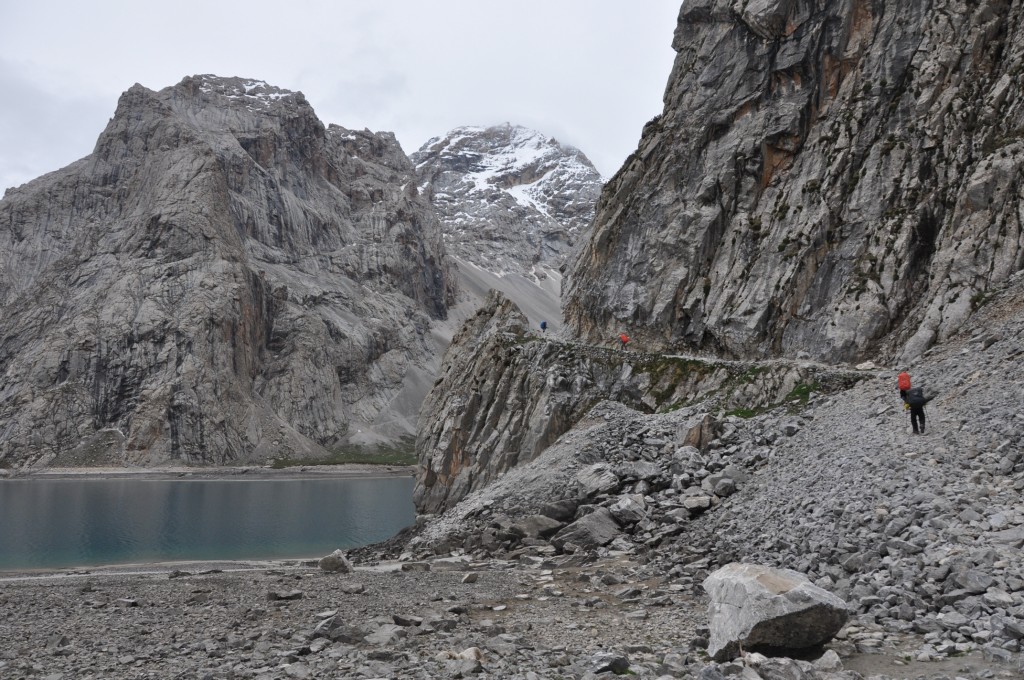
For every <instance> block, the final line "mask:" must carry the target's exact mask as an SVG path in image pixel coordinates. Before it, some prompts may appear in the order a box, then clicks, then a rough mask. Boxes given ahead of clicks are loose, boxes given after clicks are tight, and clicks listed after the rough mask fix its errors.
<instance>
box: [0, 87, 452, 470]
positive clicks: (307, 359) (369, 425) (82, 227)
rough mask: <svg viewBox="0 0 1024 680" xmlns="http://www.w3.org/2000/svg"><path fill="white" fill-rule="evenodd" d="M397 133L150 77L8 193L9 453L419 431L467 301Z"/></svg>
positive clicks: (4, 273)
mask: <svg viewBox="0 0 1024 680" xmlns="http://www.w3.org/2000/svg"><path fill="white" fill-rule="evenodd" d="M453 281H454V279H453V277H452V274H451V271H450V266H449V264H448V260H447V257H446V255H445V250H444V247H443V243H442V239H441V232H440V229H439V225H438V222H437V219H436V216H435V213H434V212H433V209H432V208H431V207H430V205H429V203H428V202H427V201H426V200H425V199H423V198H422V197H421V196H420V195H419V194H418V193H417V190H416V179H415V172H414V168H413V166H412V164H411V163H410V162H409V160H408V158H407V157H406V156H405V154H404V153H403V152H402V150H401V148H400V147H399V145H398V143H397V141H396V140H395V138H394V136H393V135H391V134H389V133H380V134H373V133H370V132H369V131H364V132H355V131H350V130H346V129H344V128H341V127H338V126H333V125H332V126H330V127H325V126H324V125H323V124H322V123H321V122H320V121H319V120H318V119H317V117H316V114H315V113H314V111H313V109H312V107H311V106H310V105H309V103H308V102H307V101H306V99H305V98H304V97H303V95H302V94H301V93H294V92H289V91H286V90H281V89H278V88H275V87H272V86H269V85H267V84H266V83H262V82H259V81H250V80H244V79H240V78H217V77H213V76H195V77H189V78H185V79H184V80H182V81H181V82H180V83H179V84H177V85H175V86H173V87H169V88H166V89H164V90H161V91H159V92H154V91H151V90H148V89H146V88H144V87H142V86H141V85H136V86H134V87H132V88H131V89H129V90H128V91H127V92H125V93H124V95H122V97H121V99H120V101H119V103H118V107H117V112H116V113H115V115H114V117H113V118H112V119H111V121H110V123H109V124H108V126H107V128H106V130H104V132H103V133H102V135H100V138H99V140H98V141H97V144H96V148H95V150H94V152H93V153H92V154H91V155H89V156H87V157H86V158H83V159H82V160H80V161H77V162H76V163H73V164H71V165H70V166H68V167H66V168H64V169H62V170H60V171H57V172H54V173H51V174H49V175H46V176H44V177H41V178H39V179H37V180H35V181H33V182H30V183H28V184H26V185H24V186H21V187H19V188H16V189H10V190H8V191H7V192H6V194H5V195H4V199H3V201H2V202H0V311H2V314H3V317H4V327H3V331H2V335H0V373H2V374H3V375H4V381H3V388H2V390H0V422H2V423H4V426H3V428H2V429H0V461H2V462H3V463H4V464H5V465H8V466H38V465H46V464H51V465H97V464H101V465H125V464H131V465H138V464H141V465H153V464H193V465H196V464H221V463H229V462H235V463H243V462H264V461H266V460H267V459H270V458H322V457H324V456H326V455H328V453H329V451H330V450H332V449H334V448H336V447H338V446H339V445H341V444H343V443H365V444H372V443H375V442H377V441H391V442H394V441H397V440H398V439H399V438H400V437H403V436H411V434H412V432H413V431H414V423H415V415H416V411H417V409H418V405H419V400H420V399H421V397H422V395H423V394H425V392H426V389H427V386H428V385H429V382H430V380H431V379H432V375H433V369H434V368H436V364H434V365H432V362H433V361H434V357H435V356H436V349H435V348H434V346H433V344H432V341H431V339H430V338H429V329H430V326H431V323H432V321H433V320H436V319H440V318H443V317H444V316H445V315H446V313H447V308H448V305H449V304H450V303H451V302H452V301H453V300H454V295H455V290H454V283H453Z"/></svg>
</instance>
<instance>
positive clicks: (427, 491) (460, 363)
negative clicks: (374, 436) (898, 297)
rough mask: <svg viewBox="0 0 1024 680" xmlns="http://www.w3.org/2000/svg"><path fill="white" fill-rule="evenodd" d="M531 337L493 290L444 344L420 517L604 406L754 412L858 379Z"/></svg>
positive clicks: (420, 486) (424, 413) (431, 399)
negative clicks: (715, 404)
mask: <svg viewBox="0 0 1024 680" xmlns="http://www.w3.org/2000/svg"><path fill="white" fill-rule="evenodd" d="M528 326H529V324H528V322H527V320H526V318H525V317H524V316H523V315H522V313H521V312H520V311H519V309H518V307H517V306H516V305H515V304H514V303H512V302H511V301H510V300H508V299H507V298H506V297H505V296H504V295H502V294H501V293H499V292H497V291H494V292H492V293H491V295H490V297H488V299H487V302H486V304H485V305H484V306H483V307H482V308H481V309H480V310H479V311H478V312H477V314H476V315H475V316H473V317H472V318H470V319H468V320H467V321H466V323H465V324H464V325H463V327H462V329H461V330H460V331H459V332H458V333H457V334H456V335H455V337H454V339H453V340H452V344H451V345H450V346H449V348H448V351H447V353H446V354H445V358H444V362H443V364H442V367H441V371H440V374H439V377H438V379H437V381H436V382H435V384H434V386H433V389H432V390H431V391H430V394H429V395H428V396H427V398H426V400H425V401H424V402H423V408H422V410H421V411H420V423H421V427H420V431H419V433H418V435H417V439H416V455H417V459H418V462H419V470H418V473H417V479H416V487H415V490H414V492H413V500H414V502H415V503H416V507H417V509H418V510H419V511H420V512H421V513H437V512H440V511H443V510H445V509H447V508H449V507H451V506H452V505H454V504H455V503H457V502H458V501H459V500H461V499H462V498H463V497H465V496H466V495H467V494H468V493H470V492H471V491H474V490H477V489H481V488H483V487H484V486H486V485H487V484H489V483H490V482H492V481H494V480H495V479H497V478H498V477H499V476H501V475H502V474H504V473H506V472H507V471H509V470H511V469H512V468H513V467H515V466H517V465H521V464H523V463H526V462H528V461H531V460H533V459H534V458H536V457H537V456H538V455H539V454H540V453H541V452H542V451H543V450H544V449H546V448H547V447H548V446H550V445H551V444H552V443H554V441H555V440H556V439H557V438H558V437H560V436H561V435H562V434H564V433H565V432H567V431H568V430H569V429H570V428H572V427H573V425H575V424H576V423H578V422H579V421H580V420H581V419H582V418H584V416H586V414H587V412H588V411H589V410H590V409H591V407H592V406H593V405H594V404H596V403H598V402H600V401H602V400H604V399H612V400H615V401H618V402H620V403H623V404H626V405H627V406H629V407H631V408H634V409H637V410H639V411H642V412H647V413H650V412H655V411H658V410H660V409H670V408H672V407H673V406H679V405H681V404H684V403H687V402H690V401H692V400H694V399H696V398H700V397H706V396H708V395H711V394H717V395H718V398H719V399H721V401H722V403H723V405H725V406H727V407H728V408H737V407H739V406H742V407H744V408H754V407H757V406H762V405H767V404H776V403H780V402H783V401H785V399H786V398H787V396H788V395H790V394H791V393H792V392H793V390H794V389H795V387H796V386H797V385H801V384H803V385H806V384H811V383H814V384H817V385H819V386H822V387H821V388H822V389H825V387H824V385H826V384H828V383H829V382H830V381H833V380H836V379H838V380H839V382H840V383H845V381H846V380H848V379H853V380H856V379H858V378H857V376H855V375H852V374H843V373H842V372H838V373H837V372H835V371H833V369H828V370H827V371H825V373H824V374H821V373H819V371H820V370H821V369H822V368H823V367H821V366H815V365H812V364H794V363H786V362H774V363H772V364H768V365H764V366H754V365H752V364H751V365H748V364H745V363H741V362H716V361H704V360H698V359H692V358H686V357H663V356H657V355H647V354H639V353H633V352H621V351H617V350H613V349H610V348H605V347H591V346H586V345H581V344H577V343H570V342H565V341H562V340H558V339H556V338H553V337H550V336H545V335H543V334H540V333H537V332H531V331H530V329H529V327H528ZM752 369H756V370H753V373H754V374H755V375H754V378H756V379H754V378H752V373H751V372H752ZM604 472H605V473H606V475H598V476H597V477H594V476H593V475H591V476H589V477H587V476H584V478H583V479H581V480H579V481H580V488H581V490H582V492H583V493H585V494H589V493H596V492H598V491H599V490H601V489H602V488H603V487H604V486H605V482H606V481H609V482H610V481H611V479H614V478H615V474H614V472H613V471H611V470H605V471H604ZM608 476H610V478H611V479H609V478H608ZM600 477H605V479H604V480H602V479H600ZM616 484H617V482H616ZM609 488H610V487H609Z"/></svg>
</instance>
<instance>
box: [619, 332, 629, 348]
mask: <svg viewBox="0 0 1024 680" xmlns="http://www.w3.org/2000/svg"><path fill="white" fill-rule="evenodd" d="M619 342H621V343H622V349H623V351H625V349H626V345H628V344H629V336H628V335H626V334H625V333H619Z"/></svg>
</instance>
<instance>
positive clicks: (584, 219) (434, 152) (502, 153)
mask: <svg viewBox="0 0 1024 680" xmlns="http://www.w3.org/2000/svg"><path fill="white" fill-rule="evenodd" d="M411 159H412V161H413V163H415V164H416V174H417V177H418V179H419V182H420V191H421V193H422V194H423V195H424V196H425V197H427V198H428V199H429V200H430V202H431V203H432V204H433V205H434V207H435V208H436V209H437V211H438V214H439V216H440V220H441V225H442V228H443V230H444V235H445V244H446V245H447V247H448V249H449V250H450V251H451V253H452V254H453V255H455V256H456V257H458V258H459V259H460V260H463V261H466V262H469V263H472V264H474V265H476V266H479V267H482V268H484V269H487V270H489V271H494V272H502V273H520V274H527V275H531V276H533V277H540V278H543V277H545V276H549V275H551V274H550V272H558V270H559V268H560V267H561V265H563V264H564V263H565V261H566V258H567V255H568V253H569V250H570V249H571V248H572V246H573V245H574V244H575V243H576V241H577V240H579V238H580V237H581V236H584V235H585V234H586V233H587V228H588V227H589V225H590V221H591V220H592V219H593V217H594V208H595V206H596V205H597V198H598V195H599V194H600V192H601V175H600V173H599V172H598V171H597V169H596V168H595V167H594V165H593V164H592V163H591V162H590V160H589V159H588V158H587V157H586V156H585V155H584V154H583V153H582V152H581V151H580V150H579V149H576V148H574V147H571V146H568V145H565V144H561V143H559V142H558V141H557V140H555V139H552V138H551V137H548V136H546V135H543V134H541V133H539V132H536V131H534V130H529V129H527V128H524V127H522V126H518V125H510V124H506V125H499V126H494V127H488V128H482V127H460V128H456V129H454V130H452V131H450V132H449V133H447V134H446V135H445V136H443V137H435V138H434V139H431V140H430V141H428V142H427V143H426V144H424V145H423V147H422V148H420V150H419V151H417V152H416V153H414V154H412V155H411ZM556 275H558V276H560V275H559V274H556Z"/></svg>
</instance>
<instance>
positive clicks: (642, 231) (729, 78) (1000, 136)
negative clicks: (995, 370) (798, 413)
mask: <svg viewBox="0 0 1024 680" xmlns="http://www.w3.org/2000/svg"><path fill="white" fill-rule="evenodd" d="M1022 13H1024V2H1022V1H1021V0H1006V1H1004V0H982V2H979V3H964V2H945V1H943V2H938V3H936V2H910V3H907V2H898V1H897V0H885V1H883V2H862V1H860V0H858V1H855V2H792V1H789V0H756V1H751V2H743V3H739V2H731V1H730V0H692V1H689V0H688V1H687V2H686V3H685V4H683V6H682V9H681V12H680V16H679V24H678V26H677V29H676V33H675V39H674V47H675V49H676V51H677V52H678V55H677V57H676V61H675V65H674V67H673V70H672V74H671V76H670V78H669V82H668V86H667V88H666V91H665V97H664V102H665V108H664V111H663V113H662V114H661V115H660V116H658V117H656V118H655V119H654V120H652V121H650V122H649V123H648V124H647V125H646V126H645V128H644V131H643V135H642V138H641V140H640V144H639V147H638V148H637V150H636V152H635V153H634V154H633V155H632V156H630V158H628V159H627V161H626V162H625V164H624V165H623V167H622V168H621V169H620V170H619V172H618V173H617V174H616V175H615V176H614V177H613V178H612V179H611V180H610V181H609V182H608V184H607V185H606V186H605V188H604V191H603V193H602V196H601V199H600V201H599V203H598V209H597V215H596V217H595V220H594V225H593V230H592V233H591V235H590V238H589V240H588V241H587V242H585V243H584V244H583V245H582V247H581V248H580V250H579V253H578V256H577V257H576V259H575V261H574V263H573V265H572V267H571V268H570V271H569V273H568V274H567V281H566V285H565V287H564V289H563V300H564V303H565V309H564V314H565V319H566V323H567V324H568V325H569V326H570V327H571V328H572V329H573V330H574V331H575V332H576V333H578V334H579V336H580V337H582V338H585V339H587V340H588V341H590V342H597V341H600V340H603V339H605V338H608V337H611V336H613V335H614V334H617V333H618V332H620V330H622V329H625V330H627V332H629V334H630V336H631V337H633V338H634V340H635V341H639V342H642V343H644V344H646V345H648V346H650V347H652V348H662V349H664V348H700V349H702V350H707V351H713V352H717V353H718V354H719V355H724V356H729V355H731V356H737V357H755V356H778V355H782V356H791V357H792V356H799V355H800V353H807V354H808V355H809V356H811V357H813V358H820V359H824V360H829V361H853V360H858V359H861V358H867V357H878V356H882V357H888V358H893V357H898V358H901V359H902V360H910V359H912V358H914V357H917V356H919V355H920V354H921V353H922V352H923V351H924V350H926V349H927V348H928V347H930V346H931V345H932V344H933V343H935V342H937V341H942V340H945V339H947V338H949V337H951V336H952V334H953V333H955V332H956V331H957V330H958V329H959V328H961V327H962V325H963V323H964V322H965V320H966V319H967V317H968V315H969V314H970V313H971V311H972V310H973V309H975V308H976V307H977V306H978V305H979V304H981V303H982V302H983V301H984V300H985V299H986V296H987V295H989V294H990V292H991V291H992V290H993V288H995V287H997V286H998V285H1000V284H1001V283H1003V282H1005V281H1007V280H1008V278H1009V277H1010V275H1012V274H1013V273H1014V272H1016V271H1019V270H1020V269H1021V268H1022V267H1024V228H1022V226H1024V225H1022V217H1021V215H1022V214H1024V210H1022V208H1024V198H1022V196H1024V192H1022V190H1021V188H1022V182H1024V140H1022V138H1021V135H1020V134H1019V130H1020V129H1021V128H1022V127H1024V98H1022V97H1021V94H1020V93H1021V87H1020V72H1021V69H1022V67H1024V21H1022V20H1021V17H1022Z"/></svg>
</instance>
